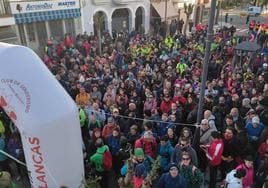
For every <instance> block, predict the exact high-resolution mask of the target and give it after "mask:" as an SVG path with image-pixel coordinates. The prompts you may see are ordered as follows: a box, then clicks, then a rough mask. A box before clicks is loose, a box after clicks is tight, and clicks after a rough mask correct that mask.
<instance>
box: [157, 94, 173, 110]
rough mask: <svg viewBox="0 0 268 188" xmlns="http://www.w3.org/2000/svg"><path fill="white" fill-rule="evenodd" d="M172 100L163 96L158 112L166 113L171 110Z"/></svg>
mask: <svg viewBox="0 0 268 188" xmlns="http://www.w3.org/2000/svg"><path fill="white" fill-rule="evenodd" d="M171 104H172V100H171V99H170V97H169V95H165V96H164V98H163V100H162V102H161V104H160V110H161V112H162V113H168V112H169V110H170V109H171Z"/></svg>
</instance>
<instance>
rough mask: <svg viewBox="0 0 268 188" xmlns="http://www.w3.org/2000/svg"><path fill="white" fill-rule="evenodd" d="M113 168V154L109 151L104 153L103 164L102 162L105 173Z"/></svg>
mask: <svg viewBox="0 0 268 188" xmlns="http://www.w3.org/2000/svg"><path fill="white" fill-rule="evenodd" d="M112 166H113V158H112V154H111V152H110V151H109V150H108V149H107V150H106V151H105V152H104V153H103V162H102V167H103V169H104V170H105V171H109V170H111V168H112Z"/></svg>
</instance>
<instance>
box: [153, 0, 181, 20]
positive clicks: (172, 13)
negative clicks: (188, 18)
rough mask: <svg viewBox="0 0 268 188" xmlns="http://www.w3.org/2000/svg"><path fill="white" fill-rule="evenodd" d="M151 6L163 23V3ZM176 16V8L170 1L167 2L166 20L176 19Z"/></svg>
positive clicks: (155, 3) (154, 3)
mask: <svg viewBox="0 0 268 188" xmlns="http://www.w3.org/2000/svg"><path fill="white" fill-rule="evenodd" d="M151 4H152V6H153V7H154V9H155V10H156V11H157V13H158V14H159V16H160V17H161V21H165V2H164V1H161V2H152V3H151ZM178 16H179V14H178V11H177V9H176V7H175V6H174V5H173V3H172V2H171V1H167V20H171V19H176V18H178Z"/></svg>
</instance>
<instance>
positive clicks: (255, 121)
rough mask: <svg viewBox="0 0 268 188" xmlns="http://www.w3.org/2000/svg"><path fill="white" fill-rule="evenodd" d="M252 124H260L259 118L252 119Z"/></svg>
mask: <svg viewBox="0 0 268 188" xmlns="http://www.w3.org/2000/svg"><path fill="white" fill-rule="evenodd" d="M252 123H253V124H254V123H256V124H259V123H260V118H259V117H258V116H254V117H253V118H252Z"/></svg>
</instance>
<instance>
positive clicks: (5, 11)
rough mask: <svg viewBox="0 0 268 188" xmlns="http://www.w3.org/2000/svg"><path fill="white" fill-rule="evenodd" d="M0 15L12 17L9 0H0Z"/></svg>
mask: <svg viewBox="0 0 268 188" xmlns="http://www.w3.org/2000/svg"><path fill="white" fill-rule="evenodd" d="M0 17H12V14H11V8H10V4H9V0H0Z"/></svg>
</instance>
